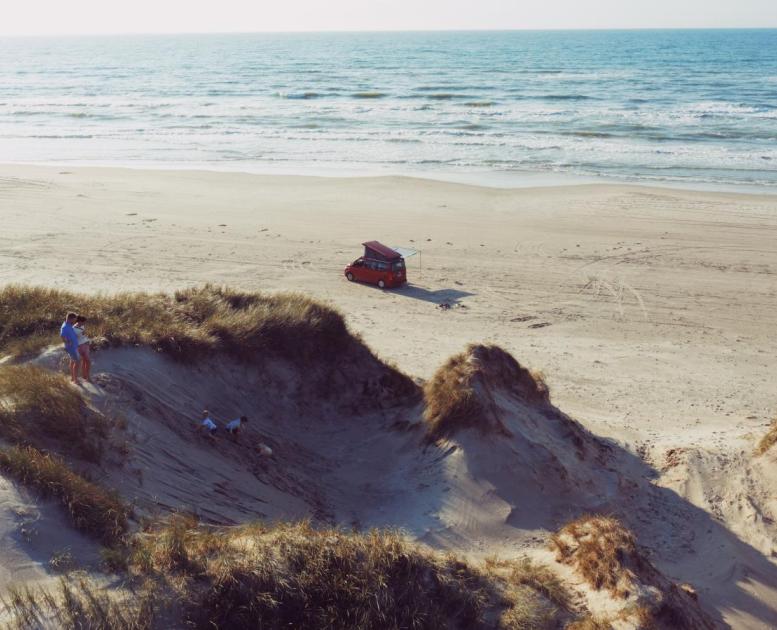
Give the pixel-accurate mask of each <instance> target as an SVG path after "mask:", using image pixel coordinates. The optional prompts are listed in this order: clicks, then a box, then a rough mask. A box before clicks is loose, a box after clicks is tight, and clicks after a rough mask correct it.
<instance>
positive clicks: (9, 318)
mask: <svg viewBox="0 0 777 630" xmlns="http://www.w3.org/2000/svg"><path fill="white" fill-rule="evenodd" d="M68 311H75V312H78V313H82V314H84V315H85V316H86V317H87V318H88V324H87V326H88V333H89V335H90V336H91V337H93V338H95V339H97V340H98V341H100V342H101V343H103V344H107V345H109V346H123V345H144V346H149V347H151V348H154V349H156V350H159V351H162V352H166V353H168V354H169V355H171V356H173V357H175V358H178V359H181V360H187V359H196V358H201V357H203V356H206V355H207V354H208V353H211V352H213V351H214V350H223V351H226V352H229V353H231V354H232V355H234V356H238V357H241V358H244V359H251V358H255V356H256V355H257V354H258V353H272V354H275V355H281V356H284V357H287V358H294V359H299V360H302V361H306V360H310V359H313V358H322V357H326V356H327V355H328V353H331V352H337V351H343V350H345V349H346V348H347V347H348V346H349V344H351V343H353V342H354V338H353V337H352V336H351V335H350V334H349V332H348V330H347V328H346V325H345V320H344V319H343V316H342V315H341V314H340V313H339V312H337V311H335V310H334V309H332V308H330V307H328V306H324V305H322V304H319V303H318V302H316V301H314V300H311V299H310V298H308V297H305V296H303V295H298V294H282V295H262V294H259V293H247V292H241V291H234V290H231V289H226V288H220V287H215V286H210V285H208V286H205V287H202V288H194V289H187V290H184V291H177V292H175V293H174V294H172V295H167V294H146V293H119V294H116V295H86V294H77V293H71V292H67V291H60V290H57V289H45V288H35V287H26V286H19V285H9V286H6V287H4V288H2V289H0V315H2V317H0V322H2V323H0V353H8V354H13V355H17V356H18V355H22V354H24V353H29V352H32V351H36V350H40V349H41V348H43V347H45V346H46V345H47V344H49V343H52V342H57V341H58V340H59V338H58V334H59V325H60V324H61V322H62V320H63V319H64V316H65V314H66V313H67V312H68Z"/></svg>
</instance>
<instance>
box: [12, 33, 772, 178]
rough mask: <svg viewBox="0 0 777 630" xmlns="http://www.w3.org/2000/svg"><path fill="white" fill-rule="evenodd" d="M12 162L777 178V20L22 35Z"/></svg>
mask: <svg viewBox="0 0 777 630" xmlns="http://www.w3.org/2000/svg"><path fill="white" fill-rule="evenodd" d="M0 161H2V162H48V163H59V164H62V163H73V164H100V165H125V166H138V167H170V168H174V167H175V168H177V167H190V168H214V169H228V170H244V171H251V172H288V173H314V174H335V175H336V174H359V173H364V174H367V173H371V174H392V173H393V174H415V175H419V176H435V175H439V174H449V175H452V176H457V175H458V176H461V177H464V176H473V177H480V176H482V177H484V178H486V177H488V176H498V177H501V178H502V181H507V182H509V181H518V180H519V179H520V178H521V177H530V176H535V175H553V176H558V177H570V178H591V179H593V180H599V179H603V180H607V181H610V180H616V181H633V182H643V183H661V182H672V183H679V184H689V185H694V186H695V185H702V186H703V185H717V186H724V187H725V186H729V187H733V188H736V187H741V186H745V187H756V188H759V189H762V190H765V191H769V190H774V191H777V30H774V29H763V30H684V31H683V30H671V31H669V30H667V31H661V30H656V31H650V30H646V31H542V32H540V31H510V32H407V33H305V34H303V33H298V34H291V33H287V34H229V35H169V36H162V35H160V36H156V35H155V36H141V35H138V36H114V37H67V38H65V37H63V38H5V39H0Z"/></svg>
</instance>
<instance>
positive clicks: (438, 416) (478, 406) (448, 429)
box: [424, 344, 549, 440]
mask: <svg viewBox="0 0 777 630" xmlns="http://www.w3.org/2000/svg"><path fill="white" fill-rule="evenodd" d="M495 388H503V389H504V390H505V391H508V392H511V393H512V394H514V395H515V396H517V397H519V398H521V399H522V400H526V401H527V402H530V403H535V404H544V403H546V402H548V400H549V395H548V388H547V386H546V385H545V383H544V381H543V380H542V378H541V377H540V376H539V375H538V374H536V373H532V372H531V371H529V370H527V369H526V368H524V367H522V366H521V365H520V364H519V363H518V361H516V360H515V359H514V358H513V357H512V356H511V355H510V354H509V353H508V352H506V351H504V350H503V349H502V348H499V347H498V346H493V345H474V344H473V345H470V346H468V347H467V349H466V350H465V351H464V352H462V353H460V354H457V355H455V356H453V357H451V358H450V359H448V361H447V362H446V363H445V364H444V365H443V366H442V367H440V368H439V369H438V370H437V372H435V374H434V376H433V377H432V378H431V379H430V380H429V381H428V382H427V384H426V386H425V388H424V399H425V401H426V409H425V411H424V419H425V421H426V425H427V433H428V436H429V438H430V439H431V440H438V439H441V438H446V437H450V436H452V435H453V434H455V433H456V432H457V431H459V430H462V429H467V428H470V429H477V430H479V431H481V432H482V433H496V434H500V433H501V434H506V431H507V430H506V429H505V427H504V426H503V425H502V424H501V422H500V421H499V420H498V418H496V417H495V414H494V413H492V407H493V402H492V401H491V392H492V391H493V389H495Z"/></svg>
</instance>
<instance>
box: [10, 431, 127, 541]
mask: <svg viewBox="0 0 777 630" xmlns="http://www.w3.org/2000/svg"><path fill="white" fill-rule="evenodd" d="M0 470H2V471H3V472H4V473H5V474H7V475H9V476H10V477H12V478H13V479H15V480H17V481H18V482H19V483H21V484H23V485H25V486H27V487H29V488H32V489H34V490H36V491H38V492H40V493H41V494H42V495H44V496H49V497H54V498H56V499H57V501H58V502H59V503H60V504H61V505H62V506H63V507H64V508H65V511H66V513H67V515H68V517H69V519H70V521H71V523H72V524H73V526H74V527H75V528H76V529H77V530H79V531H82V532H84V533H85V534H88V535H91V536H94V537H95V538H97V539H99V540H100V541H102V542H103V543H104V544H106V545H117V544H119V543H120V542H121V541H122V538H123V536H124V535H125V534H126V532H127V516H128V514H129V509H128V508H127V506H126V505H124V503H123V502H122V501H121V499H120V498H119V497H118V496H116V495H114V494H112V493H110V492H108V491H107V490H105V489H103V488H101V487H100V486H98V485H96V484H94V483H92V482H90V481H87V480H86V479H84V478H83V477H81V476H80V475H78V474H76V473H75V472H73V471H72V470H71V469H70V468H68V466H67V464H65V463H64V462H63V461H62V460H61V459H60V458H58V457H56V456H54V455H49V454H45V453H42V452H41V451H39V450H38V449H36V448H33V447H31V446H21V447H20V446H14V447H10V448H6V449H4V450H2V451H0Z"/></svg>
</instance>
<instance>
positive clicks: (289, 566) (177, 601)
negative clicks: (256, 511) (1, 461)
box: [4, 515, 574, 630]
mask: <svg viewBox="0 0 777 630" xmlns="http://www.w3.org/2000/svg"><path fill="white" fill-rule="evenodd" d="M126 564H127V567H128V573H129V576H128V580H127V582H126V583H127V584H128V585H129V587H130V588H131V587H132V585H133V584H137V585H138V588H136V589H134V590H130V591H121V592H120V593H119V594H118V597H117V596H114V595H111V594H109V593H105V592H101V591H99V589H96V588H95V587H94V586H93V585H91V584H89V583H85V582H84V581H83V580H81V579H79V578H77V577H75V578H74V577H73V576H71V577H70V578H69V579H70V581H63V583H62V586H61V589H60V590H61V591H62V592H61V593H60V594H59V595H57V596H50V595H45V594H42V593H40V592H38V593H35V594H32V595H30V594H29V591H27V592H16V593H14V594H13V595H12V598H11V601H10V602H8V601H6V602H4V603H5V606H6V611H7V612H9V613H10V614H11V616H12V617H14V618H15V619H16V622H17V627H19V628H25V630H26V629H27V628H33V627H37V626H35V623H36V622H39V621H40V620H41V619H43V617H44V616H46V617H48V618H49V619H55V620H57V621H60V622H61V625H60V626H57V627H64V628H105V629H107V630H112V629H113V628H119V627H126V628H130V629H140V628H149V629H151V628H154V629H156V628H159V629H162V628H164V629H167V628H171V627H194V628H230V629H235V630H240V629H242V628H246V629H248V628H251V629H253V628H263V629H265V630H281V629H284V630H286V629H287V628H331V629H342V630H371V629H374V630H400V629H402V630H405V629H411V628H412V629H414V630H443V629H445V630H453V629H455V628H460V629H462V630H463V629H467V630H485V629H486V628H491V629H494V628H496V629H501V630H551V629H556V628H560V627H562V625H563V623H564V622H565V621H566V620H568V619H571V618H573V617H574V614H573V613H569V612H567V611H566V610H561V609H563V608H565V607H566V606H567V604H568V595H567V594H566V592H565V591H564V590H563V587H562V586H561V585H560V584H559V583H558V581H557V579H556V578H555V576H554V575H553V574H552V573H551V572H550V571H549V570H547V569H546V568H543V567H541V566H539V565H535V564H532V563H531V562H528V561H523V560H520V561H505V562H497V561H491V562H490V563H487V565H486V568H485V569H484V570H478V569H475V568H473V567H471V566H470V565H468V564H466V563H464V562H462V561H460V560H458V559H457V558H455V557H453V556H451V555H441V554H439V553H435V552H433V551H431V550H426V549H423V548H421V547H418V546H417V545H414V544H412V543H409V542H408V541H406V540H405V539H404V538H403V537H402V536H401V535H400V534H399V533H397V532H392V531H371V532H368V533H355V532H343V531H340V530H335V529H325V530H316V529H313V528H312V527H311V526H310V525H309V524H307V523H282V524H278V525H274V526H264V525H261V524H251V525H242V526H238V527H219V528H217V527H206V526H203V525H200V524H198V522H197V520H196V519H194V518H192V517H187V516H180V515H177V516H173V517H171V518H170V519H169V520H168V521H167V522H166V523H162V524H160V525H159V526H156V527H150V528H148V529H147V530H146V531H144V532H141V533H138V534H136V536H135V537H134V538H133V540H132V542H131V544H130V546H129V549H128V551H127V555H126ZM74 611H75V612H74ZM114 618H115V619H116V620H117V621H116V622H115V623H114V621H113V619H114ZM73 620H77V622H76V623H74V622H73ZM21 622H27V625H24V623H21ZM79 624H80V625H79ZM122 624H124V625H122Z"/></svg>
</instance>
